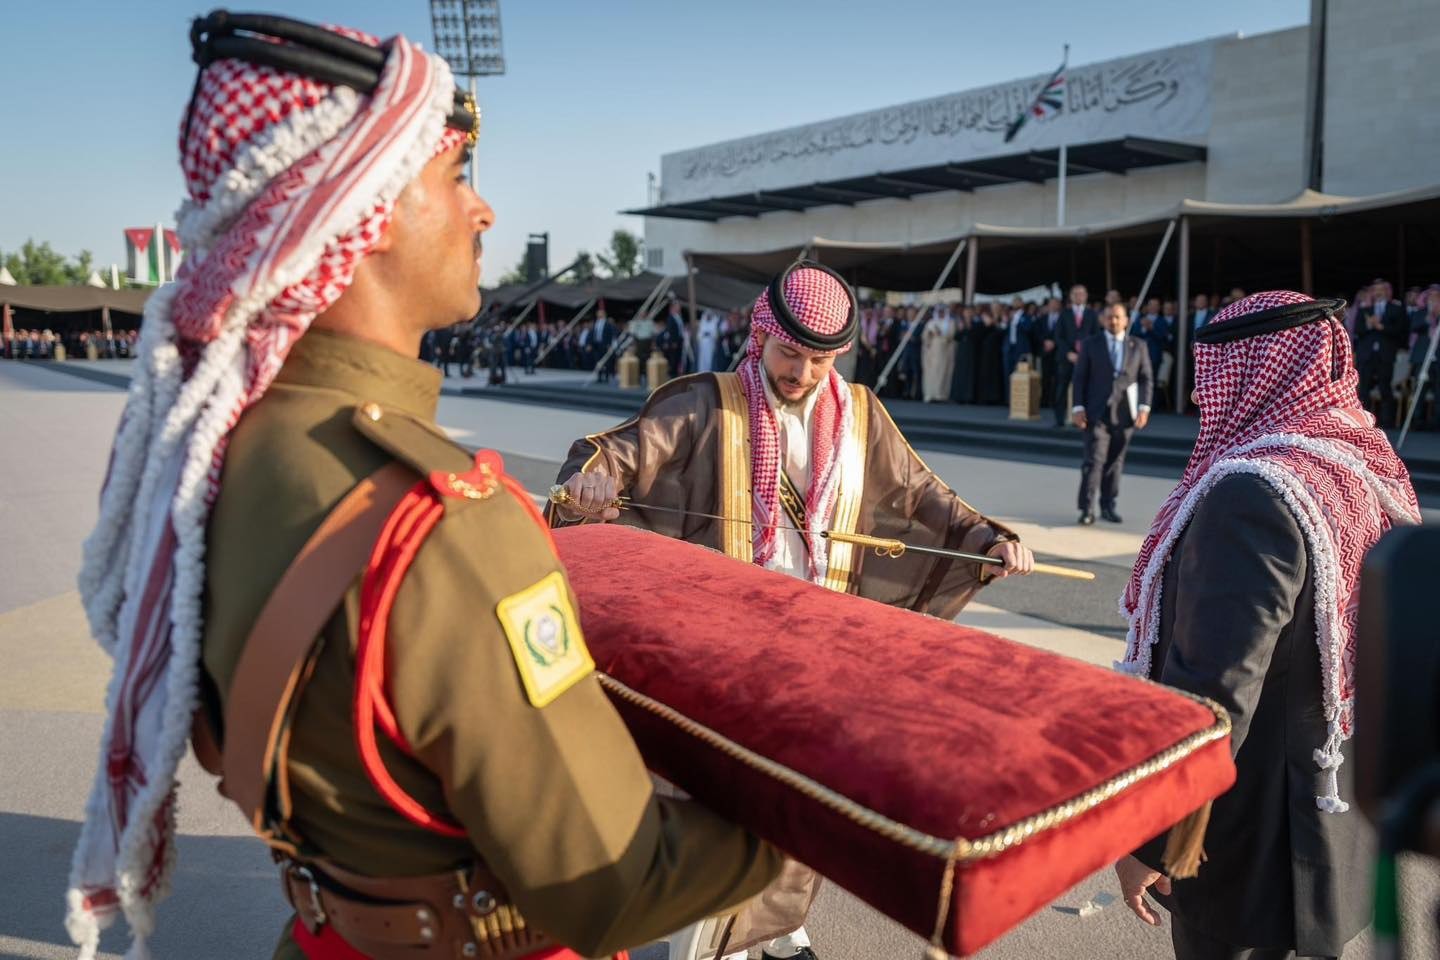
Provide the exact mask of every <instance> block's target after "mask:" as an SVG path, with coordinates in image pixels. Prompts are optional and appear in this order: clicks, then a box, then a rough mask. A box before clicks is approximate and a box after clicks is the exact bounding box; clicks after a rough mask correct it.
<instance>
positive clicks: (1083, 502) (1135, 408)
mask: <svg viewBox="0 0 1440 960" xmlns="http://www.w3.org/2000/svg"><path fill="white" fill-rule="evenodd" d="M1104 323H1105V332H1104V333H1098V334H1096V335H1095V336H1093V337H1090V338H1089V339H1088V340H1085V341H1083V342H1082V343H1080V344H1079V358H1078V360H1077V362H1076V364H1075V404H1074V406H1073V407H1072V408H1071V411H1070V413H1071V417H1072V418H1073V419H1074V421H1075V425H1076V426H1077V427H1079V428H1080V429H1081V430H1084V431H1085V463H1084V465H1083V466H1082V467H1081V468H1080V523H1081V524H1082V525H1085V526H1088V525H1090V524H1092V523H1094V522H1095V495H1096V493H1097V492H1098V493H1099V495H1100V516H1101V517H1103V518H1105V519H1106V520H1108V521H1109V522H1111V523H1119V522H1120V514H1118V513H1116V512H1115V505H1116V501H1117V500H1118V499H1119V497H1120V474H1121V473H1122V472H1123V471H1124V470H1125V448H1126V447H1128V446H1129V445H1130V435H1131V433H1133V432H1134V431H1135V429H1136V428H1139V429H1141V430H1143V429H1145V425H1146V424H1147V423H1149V422H1150V396H1151V393H1152V392H1153V391H1154V386H1155V385H1154V382H1153V375H1152V374H1151V372H1150V351H1149V350H1147V349H1146V347H1145V341H1143V340H1141V339H1139V338H1138V337H1128V336H1126V335H1125V331H1126V330H1128V329H1129V327H1130V317H1129V316H1128V315H1127V314H1126V313H1125V307H1124V305H1123V304H1119V303H1115V304H1111V305H1110V306H1108V307H1106V308H1105V321H1104Z"/></svg>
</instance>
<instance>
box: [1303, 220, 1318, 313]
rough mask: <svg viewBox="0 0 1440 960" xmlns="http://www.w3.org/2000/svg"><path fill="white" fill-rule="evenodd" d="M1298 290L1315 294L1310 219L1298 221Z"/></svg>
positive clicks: (1308, 294)
mask: <svg viewBox="0 0 1440 960" xmlns="http://www.w3.org/2000/svg"><path fill="white" fill-rule="evenodd" d="M1300 292H1301V293H1303V294H1305V296H1307V297H1313V296H1315V267H1314V263H1313V259H1312V248H1311V245H1310V221H1309V220H1301V221H1300Z"/></svg>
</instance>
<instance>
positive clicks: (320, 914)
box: [291, 863, 329, 927]
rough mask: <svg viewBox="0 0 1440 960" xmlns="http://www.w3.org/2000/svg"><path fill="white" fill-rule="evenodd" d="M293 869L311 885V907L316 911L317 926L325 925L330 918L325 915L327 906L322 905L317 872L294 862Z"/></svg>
mask: <svg viewBox="0 0 1440 960" xmlns="http://www.w3.org/2000/svg"><path fill="white" fill-rule="evenodd" d="M291 869H293V870H294V871H295V875H296V876H297V877H299V878H300V879H301V880H304V881H305V883H306V884H308V885H309V887H310V907H311V909H313V910H314V911H315V926H316V927H320V926H323V925H324V924H325V921H326V920H328V919H329V918H328V917H327V916H326V915H325V908H324V907H323V906H321V905H320V884H318V883H316V882H315V874H314V873H312V872H311V870H310V868H309V867H306V866H302V865H301V864H298V863H296V864H293V865H292V866H291Z"/></svg>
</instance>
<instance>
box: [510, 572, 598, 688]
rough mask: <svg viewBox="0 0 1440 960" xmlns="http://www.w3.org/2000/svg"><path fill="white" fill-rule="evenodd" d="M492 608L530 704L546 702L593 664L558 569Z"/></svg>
mask: <svg viewBox="0 0 1440 960" xmlns="http://www.w3.org/2000/svg"><path fill="white" fill-rule="evenodd" d="M495 612H496V615H497V616H498V617H499V618H500V625H501V626H502V627H504V628H505V636H506V637H507V638H508V639H509V641H510V652H511V653H512V654H514V656H515V665H516V666H517V667H519V668H520V679H521V680H522V681H523V682H524V684H525V695H526V696H527V697H529V698H530V703H531V704H532V705H533V706H536V707H543V706H545V705H547V704H549V703H550V702H551V701H552V700H554V699H555V698H556V697H558V696H560V694H562V693H564V692H565V691H566V690H569V689H570V688H571V687H573V686H574V685H575V684H576V683H578V682H579V681H581V680H583V679H584V678H585V677H586V676H588V675H589V674H590V672H591V671H592V670H594V669H595V661H594V660H593V659H591V657H590V651H589V649H588V648H586V646H585V638H584V637H583V636H581V634H580V620H579V618H578V617H576V616H575V610H574V608H573V607H572V606H571V605H570V594H569V592H568V591H567V590H566V589H565V577H564V575H563V574H562V573H561V572H560V571H559V570H556V571H555V572H553V573H551V574H550V575H549V576H547V577H545V578H544V579H543V580H541V581H539V582H538V583H536V584H535V585H534V586H531V587H526V588H525V589H524V590H521V591H520V592H519V593H515V594H511V595H510V596H508V597H506V598H505V599H504V600H501V601H500V603H499V605H498V606H497V607H496V611H495Z"/></svg>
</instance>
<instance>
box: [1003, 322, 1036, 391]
mask: <svg viewBox="0 0 1440 960" xmlns="http://www.w3.org/2000/svg"><path fill="white" fill-rule="evenodd" d="M1034 334H1035V315H1034V305H1033V304H1027V303H1025V302H1024V301H1023V300H1021V299H1020V298H1019V297H1016V298H1015V299H1014V300H1012V301H1010V322H1009V323H1008V324H1007V325H1006V326H1005V395H1006V396H1007V397H1008V396H1009V395H1010V375H1011V374H1012V373H1014V372H1015V367H1016V366H1018V365H1019V363H1020V360H1021V358H1022V357H1024V356H1026V355H1027V354H1034V353H1035V335H1034ZM1032 367H1033V364H1032Z"/></svg>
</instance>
